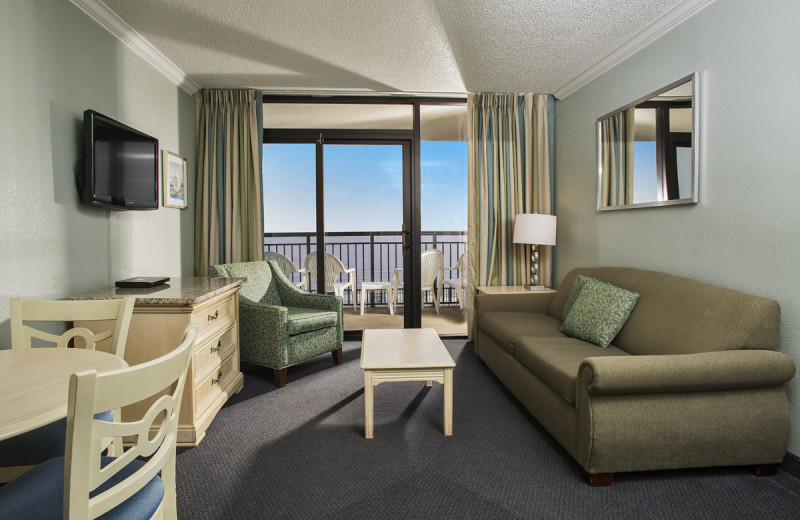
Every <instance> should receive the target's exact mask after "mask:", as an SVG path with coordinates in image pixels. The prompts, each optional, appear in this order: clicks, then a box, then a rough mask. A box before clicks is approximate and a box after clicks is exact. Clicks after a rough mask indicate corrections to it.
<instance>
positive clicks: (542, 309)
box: [475, 292, 556, 314]
mask: <svg viewBox="0 0 800 520" xmlns="http://www.w3.org/2000/svg"><path fill="white" fill-rule="evenodd" d="M555 295H556V293H551V292H547V293H542V292H531V293H516V294H478V295H476V297H475V311H476V314H481V313H483V312H487V311H510V312H533V313H540V314H544V313H546V312H547V310H548V309H550V303H551V302H552V301H553V298H554V297H555Z"/></svg>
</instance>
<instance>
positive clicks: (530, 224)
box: [514, 213, 556, 246]
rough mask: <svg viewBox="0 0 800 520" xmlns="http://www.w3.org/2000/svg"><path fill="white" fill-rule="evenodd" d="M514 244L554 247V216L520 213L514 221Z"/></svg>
mask: <svg viewBox="0 0 800 520" xmlns="http://www.w3.org/2000/svg"><path fill="white" fill-rule="evenodd" d="M514 243H515V244H536V245H540V246H554V245H556V217H555V215H540V214H539V213H520V214H518V215H517V216H516V218H515V219H514Z"/></svg>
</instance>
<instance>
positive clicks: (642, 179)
mask: <svg viewBox="0 0 800 520" xmlns="http://www.w3.org/2000/svg"><path fill="white" fill-rule="evenodd" d="M656 200H658V175H657V173H656V142H655V141H636V142H635V143H634V145H633V203H634V204H638V203H639V202H653V201H656Z"/></svg>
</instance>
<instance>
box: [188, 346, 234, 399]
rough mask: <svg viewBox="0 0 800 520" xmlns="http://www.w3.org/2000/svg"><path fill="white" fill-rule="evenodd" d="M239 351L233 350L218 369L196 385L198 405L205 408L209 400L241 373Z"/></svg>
mask: <svg viewBox="0 0 800 520" xmlns="http://www.w3.org/2000/svg"><path fill="white" fill-rule="evenodd" d="M237 353H238V351H236V350H233V351H232V352H231V353H230V355H229V356H228V357H227V358H226V359H225V360H224V361H223V362H222V364H221V365H220V366H219V368H217V369H216V370H213V371H212V372H211V373H210V374H208V376H207V377H206V378H204V379H203V380H202V381H200V382H199V383H197V384H196V385H195V396H196V398H197V406H198V407H199V408H200V409H204V408H206V406H207V402H208V401H211V400H213V399H215V398H216V397H217V396H219V394H220V393H221V392H222V389H223V388H225V387H227V386H228V385H229V383H230V381H231V379H232V378H234V377H235V376H236V374H238V373H239V357H238V355H237Z"/></svg>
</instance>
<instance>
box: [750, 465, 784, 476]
mask: <svg viewBox="0 0 800 520" xmlns="http://www.w3.org/2000/svg"><path fill="white" fill-rule="evenodd" d="M777 472H778V465H777V464H759V465H757V466H755V467H754V468H753V473H755V474H756V476H757V477H774V476H775V474H776V473H777Z"/></svg>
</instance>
